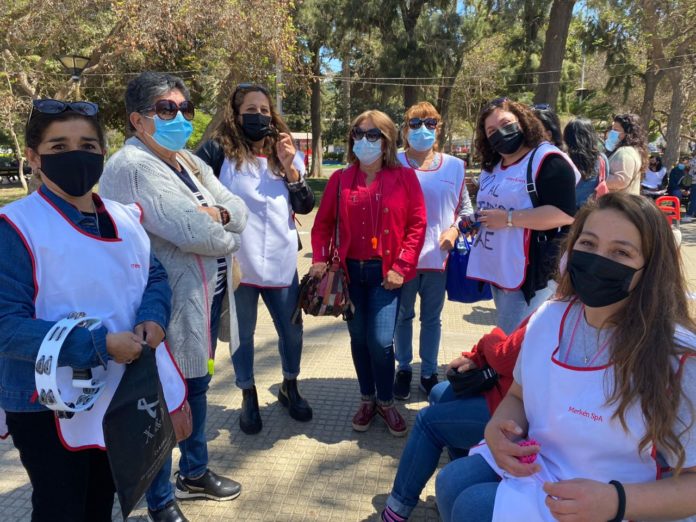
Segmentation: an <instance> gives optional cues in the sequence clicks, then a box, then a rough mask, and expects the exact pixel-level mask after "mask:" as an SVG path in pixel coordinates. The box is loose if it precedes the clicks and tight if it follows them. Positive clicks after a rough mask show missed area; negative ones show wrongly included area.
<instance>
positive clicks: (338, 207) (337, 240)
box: [331, 169, 343, 263]
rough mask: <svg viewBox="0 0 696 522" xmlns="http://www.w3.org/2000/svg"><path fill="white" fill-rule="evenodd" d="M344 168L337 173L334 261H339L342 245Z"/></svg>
mask: <svg viewBox="0 0 696 522" xmlns="http://www.w3.org/2000/svg"><path fill="white" fill-rule="evenodd" d="M342 173H343V169H341V170H339V171H338V173H337V174H336V175H337V176H338V190H337V191H336V230H335V231H334V253H333V257H332V259H331V260H332V261H333V262H336V263H337V262H339V261H340V259H341V258H340V257H339V256H338V247H339V246H340V245H341V240H340V235H339V233H338V230H339V221H340V216H341V174H342Z"/></svg>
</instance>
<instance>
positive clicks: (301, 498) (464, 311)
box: [0, 216, 696, 522]
mask: <svg viewBox="0 0 696 522" xmlns="http://www.w3.org/2000/svg"><path fill="white" fill-rule="evenodd" d="M312 218H313V216H309V217H304V218H302V219H301V220H302V223H303V225H304V226H303V227H302V228H301V234H302V240H303V242H304V244H305V249H304V250H303V251H301V252H300V253H299V256H298V261H299V263H298V270H299V272H300V274H303V273H304V272H306V270H307V268H308V266H309V263H310V257H309V256H310V254H309V253H308V250H309V249H308V246H309V237H308V233H309V230H310V229H311V223H312ZM682 231H683V238H684V243H683V247H682V253H683V255H684V258H685V264H686V265H687V272H688V273H689V277H690V284H691V287H692V289H695V290H696V262H695V261H696V224H688V225H684V226H683V228H682ZM666 268H667V267H666ZM494 321H495V310H494V308H493V306H492V302H490V303H480V304H475V305H473V306H469V305H463V304H458V303H452V302H447V303H446V306H445V311H444V314H443V318H442V322H443V339H442V348H441V350H440V356H439V362H440V364H441V366H444V365H446V363H447V362H449V361H450V360H451V359H452V358H454V357H455V356H456V355H458V354H459V352H461V351H462V350H463V349H468V348H469V347H471V346H472V345H473V344H474V342H475V341H476V340H477V339H478V338H479V337H480V336H481V335H482V334H484V333H485V332H487V331H488V330H490V327H491V325H492V324H493V323H494ZM415 330H416V331H415V335H416V336H417V332H418V328H417V326H416V328H415ZM304 339H305V342H304V352H303V358H302V374H301V389H302V392H303V394H304V396H305V397H306V398H307V399H308V400H309V402H310V404H311V405H312V407H313V408H314V419H313V420H312V421H311V422H309V423H306V424H303V423H298V422H296V421H294V420H292V419H290V417H289V416H288V414H287V412H286V410H284V409H283V407H282V406H280V404H279V403H278V402H277V400H276V394H277V391H278V386H279V384H280V381H281V380H282V376H281V372H280V362H279V360H278V353H277V347H276V335H275V330H274V328H273V325H272V322H271V319H270V316H269V315H268V312H267V311H266V309H265V307H264V306H263V305H262V306H261V307H260V309H259V318H258V326H257V335H256V372H255V373H256V382H257V388H258V392H259V402H260V404H261V416H262V418H263V423H264V428H263V431H262V432H261V433H260V434H258V435H252V436H249V435H245V434H243V433H242V432H241V431H240V429H239V425H238V419H239V408H240V405H241V401H242V397H241V392H240V391H239V390H238V389H237V388H236V387H235V386H234V384H233V383H234V378H233V374H232V365H231V363H230V360H229V356H228V353H227V349H226V346H224V345H223V346H220V347H218V353H217V364H216V374H215V378H214V380H213V383H212V387H211V390H210V393H209V412H208V423H207V426H208V440H209V451H210V466H211V467H212V468H213V469H214V470H215V471H217V472H219V473H221V474H223V475H227V476H230V477H232V478H234V479H236V480H238V481H239V482H241V483H242V485H243V491H242V495H241V496H240V497H239V498H238V499H236V500H234V501H232V502H224V503H217V502H212V501H197V502H186V503H182V508H183V510H184V512H185V514H186V516H187V517H188V518H189V519H190V520H191V521H192V522H195V521H217V520H220V521H223V520H239V521H247V520H249V521H283V522H286V521H288V522H289V521H298V522H299V521H313V520H322V521H324V520H337V521H351V522H358V521H376V520H378V518H379V515H378V513H379V511H380V510H381V509H382V507H383V505H384V502H385V500H386V497H387V495H388V494H389V491H390V489H391V485H392V481H393V479H394V474H395V472H396V467H397V464H398V461H399V457H400V455H401V451H402V448H403V446H404V444H405V439H396V438H394V437H392V436H391V435H390V434H389V432H388V431H387V429H386V426H385V425H384V424H383V423H382V422H380V421H376V422H375V423H374V424H373V426H372V427H371V429H370V430H369V431H368V432H366V433H357V432H355V431H353V430H352V428H351V424H350V419H351V417H352V415H353V413H354V410H355V409H356V407H357V405H358V400H359V392H358V384H357V380H356V378H355V372H354V369H353V365H352V361H351V357H350V347H349V338H348V332H347V329H346V325H345V324H344V323H343V321H341V320H339V319H333V318H315V317H307V318H306V319H305V333H304ZM415 370H416V372H417V370H418V363H417V361H416V367H415ZM441 374H442V372H441ZM416 380H417V379H414V383H415V381H416ZM423 406H425V397H424V395H423V394H422V393H420V392H419V391H418V390H417V388H416V387H415V385H414V386H413V388H412V396H411V400H410V401H408V402H407V403H405V404H403V405H401V406H400V408H401V409H402V411H403V412H404V413H405V414H406V417H407V420H408V422H409V425H412V423H413V421H414V419H415V415H416V413H417V412H418V410H419V409H420V408H422V407H423ZM442 462H443V463H444V459H443V461H442ZM30 495H31V488H30V486H29V485H28V479H27V476H26V473H25V472H24V469H23V468H22V466H21V464H20V462H19V458H18V454H17V452H16V451H15V450H14V448H13V447H12V444H11V442H10V441H9V440H8V441H5V442H0V513H1V515H0V520H3V521H8V522H9V521H25V520H29V519H30V509H31V508H30ZM421 500H422V502H421V503H419V505H418V508H417V509H416V511H415V512H414V514H413V518H412V520H414V521H433V522H434V521H437V520H439V518H438V515H437V511H436V508H435V503H434V481H432V480H431V481H430V482H429V483H428V485H427V487H426V489H425V491H424V492H423V494H422V495H421ZM57 509H60V507H59V506H57ZM144 513H145V510H144V509H143V508H142V506H141V509H139V510H137V511H136V512H135V513H134V514H133V515H132V516H131V518H129V520H146V517H145V516H144ZM114 520H121V517H120V514H119V512H118V511H117V510H115V511H114Z"/></svg>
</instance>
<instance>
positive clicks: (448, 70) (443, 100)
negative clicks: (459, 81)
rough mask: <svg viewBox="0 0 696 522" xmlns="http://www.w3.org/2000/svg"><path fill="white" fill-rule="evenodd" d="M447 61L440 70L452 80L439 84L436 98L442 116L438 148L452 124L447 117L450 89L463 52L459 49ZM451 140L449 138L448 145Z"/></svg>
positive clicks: (448, 134) (450, 95) (450, 99)
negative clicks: (451, 59) (453, 57)
mask: <svg viewBox="0 0 696 522" xmlns="http://www.w3.org/2000/svg"><path fill="white" fill-rule="evenodd" d="M448 62H449V63H447V64H446V65H445V67H444V68H443V71H442V76H443V77H445V78H452V80H446V82H448V83H446V84H444V85H441V86H440V88H439V89H438V93H437V100H438V103H437V105H438V107H437V111H438V112H439V113H440V116H441V117H442V127H441V128H440V135H439V137H438V144H439V145H440V150H444V146H445V140H446V139H447V137H448V136H449V137H450V138H451V136H450V129H449V127H451V126H452V122H451V121H450V117H449V109H450V104H451V103H452V89H453V86H454V81H455V80H454V79H456V77H457V76H458V75H459V71H460V70H461V68H462V65H463V63H464V53H463V52H461V50H460V51H459V52H458V53H457V57H456V59H455V61H454V62H451V61H450V60H448ZM451 144H452V140H451V139H450V145H451Z"/></svg>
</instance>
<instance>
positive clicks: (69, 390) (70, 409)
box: [34, 312, 106, 419]
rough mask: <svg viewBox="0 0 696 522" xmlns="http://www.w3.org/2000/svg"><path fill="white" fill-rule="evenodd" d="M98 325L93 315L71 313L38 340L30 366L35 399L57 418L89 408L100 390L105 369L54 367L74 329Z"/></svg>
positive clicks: (94, 327)
mask: <svg viewBox="0 0 696 522" xmlns="http://www.w3.org/2000/svg"><path fill="white" fill-rule="evenodd" d="M101 325H102V323H101V320H100V319H98V318H96V317H85V314H84V313H83V312H73V313H71V314H70V315H68V317H66V318H65V319H61V320H60V321H58V322H57V323H56V324H55V325H53V327H52V328H51V329H50V330H49V331H48V333H47V334H46V337H44V339H43V341H42V342H41V346H40V347H39V355H38V356H37V357H36V365H35V366H34V377H35V379H36V390H37V392H38V400H39V402H40V403H41V404H43V405H44V406H46V407H47V408H49V409H51V410H54V411H55V412H56V415H57V416H58V417H60V418H66V419H69V418H71V417H72V416H73V415H74V414H75V413H77V412H81V411H85V410H89V409H90V408H91V407H92V406H93V405H94V403H95V402H96V401H97V399H98V398H99V395H100V394H101V392H102V391H103V389H104V385H105V384H106V369H105V368H102V367H98V368H92V369H86V370H76V369H73V368H70V367H69V366H61V367H58V356H59V355H60V351H61V349H62V348H63V343H64V342H65V340H66V339H67V338H68V335H69V334H70V332H71V331H72V330H73V329H74V328H78V327H82V328H87V329H88V330H90V331H93V330H96V329H97V328H99V327H100V326H101ZM95 375H96V376H95Z"/></svg>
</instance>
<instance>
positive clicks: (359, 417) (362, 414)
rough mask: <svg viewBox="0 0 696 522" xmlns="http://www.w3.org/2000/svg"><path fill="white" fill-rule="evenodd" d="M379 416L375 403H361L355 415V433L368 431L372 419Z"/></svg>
mask: <svg viewBox="0 0 696 522" xmlns="http://www.w3.org/2000/svg"><path fill="white" fill-rule="evenodd" d="M376 414H377V405H376V404H375V401H361V402H360V408H358V411H357V413H356V414H355V415H353V429H354V430H355V431H367V429H368V428H369V427H370V424H372V419H374V418H375V415H376Z"/></svg>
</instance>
